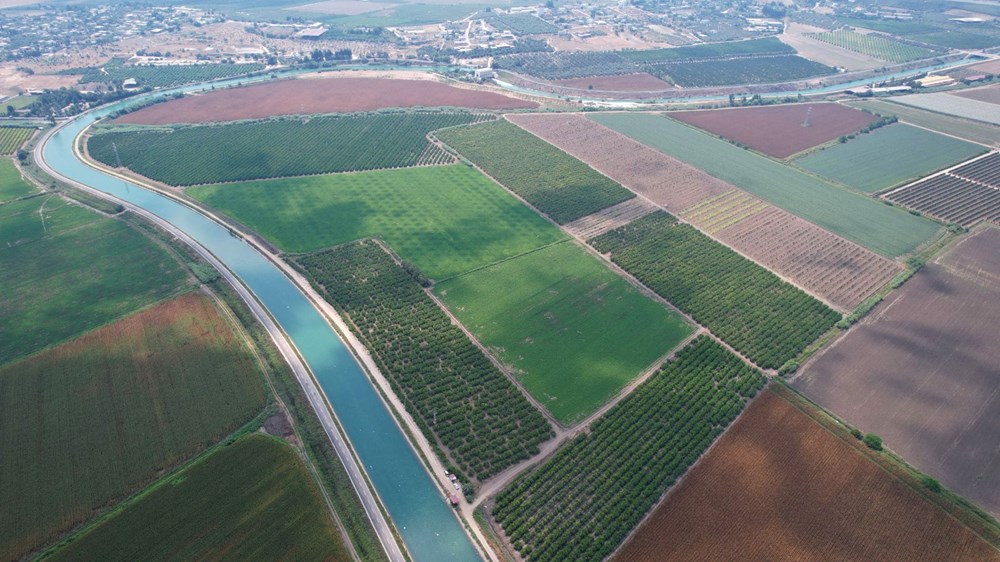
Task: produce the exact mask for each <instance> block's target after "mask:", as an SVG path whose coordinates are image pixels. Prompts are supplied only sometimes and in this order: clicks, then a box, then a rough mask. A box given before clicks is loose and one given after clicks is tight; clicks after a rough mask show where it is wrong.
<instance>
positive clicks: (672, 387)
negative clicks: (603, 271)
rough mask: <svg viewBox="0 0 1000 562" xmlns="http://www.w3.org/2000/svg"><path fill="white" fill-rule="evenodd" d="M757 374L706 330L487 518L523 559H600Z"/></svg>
mask: <svg viewBox="0 0 1000 562" xmlns="http://www.w3.org/2000/svg"><path fill="white" fill-rule="evenodd" d="M764 381H765V379H764V377H763V375H762V374H761V373H760V372H759V371H757V370H755V369H753V368H751V367H749V366H747V365H746V364H744V363H743V362H741V361H740V360H739V359H738V358H737V357H735V356H734V355H732V354H730V353H729V352H727V351H726V350H725V349H724V348H723V347H722V346H720V345H719V344H718V343H716V342H714V341H712V340H711V339H709V338H707V337H706V336H701V337H699V338H698V339H696V340H695V341H694V342H693V343H692V344H691V345H690V346H688V347H686V348H685V349H684V350H682V351H681V352H680V353H679V354H678V356H677V358H676V359H675V360H673V361H671V362H670V363H668V364H667V365H665V366H664V367H663V369H661V370H660V371H659V372H657V373H656V374H654V375H653V376H652V377H650V379H649V380H647V381H646V382H645V383H643V384H642V385H641V386H639V388H637V389H636V390H635V391H634V392H633V393H632V394H630V395H629V396H628V397H626V398H625V399H624V400H622V401H621V403H619V404H618V405H617V406H615V407H614V408H612V409H611V411H609V412H608V413H607V414H606V415H605V416H604V417H603V418H601V419H600V420H598V421H596V422H594V424H593V425H592V426H591V428H590V432H589V433H587V434H584V435H581V436H580V437H577V438H575V439H573V440H572V441H570V442H569V443H568V444H567V445H565V446H564V447H563V448H562V449H560V450H559V452H558V453H556V455H555V456H554V457H553V458H552V459H551V460H549V461H548V462H546V463H545V464H543V465H542V466H541V467H539V468H537V469H535V470H534V471H532V472H530V473H527V474H525V475H522V476H521V477H519V478H518V479H517V480H515V481H514V482H513V483H512V484H511V485H510V486H509V487H508V488H507V489H505V490H504V491H503V492H501V493H500V494H499V495H498V496H497V500H496V506H495V507H494V509H493V517H494V518H495V519H496V520H497V521H498V522H499V523H500V524H501V525H502V526H503V530H504V533H506V535H507V536H508V538H510V541H511V542H512V543H513V544H514V548H515V549H517V550H518V551H519V552H520V553H521V555H522V556H524V557H525V558H526V559H527V560H577V561H588V560H595V561H596V560H601V559H603V558H604V557H605V556H607V555H608V554H610V553H611V552H612V551H613V550H614V549H615V548H617V546H618V545H619V544H620V543H621V542H622V540H624V539H625V537H626V536H627V535H628V533H629V532H630V531H631V530H632V529H633V528H634V527H635V526H636V524H638V523H639V521H640V520H641V519H642V517H643V516H644V515H645V514H646V513H647V512H648V511H649V510H650V508H652V507H653V505H654V504H655V503H656V502H657V500H659V499H660V496H662V495H663V493H664V492H665V491H666V490H667V488H669V487H670V486H672V485H673V483H674V482H676V481H677V479H678V478H679V477H680V476H681V475H682V474H684V472H685V471H686V470H687V469H688V467H689V466H691V464H692V463H693V462H694V461H695V460H696V459H697V458H698V457H699V456H700V455H701V454H702V453H703V452H704V451H705V449H707V448H708V446H709V445H710V444H711V443H712V441H714V440H715V438H716V437H718V436H719V434H721V433H722V431H723V430H724V429H725V428H726V426H728V425H729V423H730V422H731V421H732V420H733V419H734V418H735V417H736V416H737V415H738V414H739V413H740V411H742V410H743V407H744V406H745V405H746V403H747V401H748V399H749V398H752V397H753V396H754V395H755V394H756V393H757V391H758V390H760V389H761V388H762V387H763V386H764Z"/></svg>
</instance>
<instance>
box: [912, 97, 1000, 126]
mask: <svg viewBox="0 0 1000 562" xmlns="http://www.w3.org/2000/svg"><path fill="white" fill-rule="evenodd" d="M892 102H893V103H901V104H903V105H909V106H912V107H918V108H920V109H927V110H929V111H936V112H938V113H944V114H947V115H955V116H958V117H964V118H966V119H974V120H976V121H983V122H985V123H992V124H993V125H1000V111H998V110H997V106H996V104H993V103H989V102H985V101H979V100H975V99H969V98H965V97H961V96H953V95H951V94H946V93H943V92H934V93H930V94H910V95H907V96H897V97H894V98H892Z"/></svg>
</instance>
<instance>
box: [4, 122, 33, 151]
mask: <svg viewBox="0 0 1000 562" xmlns="http://www.w3.org/2000/svg"><path fill="white" fill-rule="evenodd" d="M34 132H35V129H33V128H30V127H0V156H6V155H8V154H14V152H15V151H17V149H19V148H21V145H22V144H24V141H26V140H28V137H30V136H31V134H32V133H34Z"/></svg>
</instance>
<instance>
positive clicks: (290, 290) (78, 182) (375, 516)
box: [35, 104, 479, 560]
mask: <svg viewBox="0 0 1000 562" xmlns="http://www.w3.org/2000/svg"><path fill="white" fill-rule="evenodd" d="M121 106H122V104H114V105H111V106H109V107H107V108H103V109H101V110H98V111H94V112H89V113H86V114H84V115H82V116H80V117H78V118H76V119H74V120H71V121H68V122H66V123H64V124H63V125H62V126H61V127H59V128H58V129H56V130H54V131H52V132H51V133H50V134H49V135H47V136H46V138H45V139H44V140H43V141H42V142H41V143H39V145H38V147H37V148H36V151H35V157H36V159H37V160H38V162H39V164H40V165H41V166H42V167H43V168H44V169H45V170H46V172H48V173H50V174H51V175H53V176H55V177H57V178H60V179H62V180H64V181H66V182H67V183H69V184H71V185H73V186H75V187H77V188H80V189H85V190H87V191H91V192H94V193H97V194H99V195H101V196H103V197H109V198H112V199H115V200H116V201H118V202H121V203H123V204H125V205H127V206H128V207H129V208H130V209H132V210H134V211H135V212H137V213H138V214H140V215H143V216H144V217H146V218H147V219H149V220H152V221H153V222H155V223H157V224H158V225H160V226H161V227H163V228H165V229H167V230H168V231H169V232H171V233H172V234H173V235H175V236H177V237H178V238H179V239H181V240H182V241H184V242H185V243H187V244H189V245H191V246H192V247H193V248H194V249H195V250H197V251H198V252H199V253H201V254H202V255H203V256H205V258H206V259H207V260H208V261H209V262H210V263H212V264H213V265H214V266H216V267H217V268H218V269H219V270H220V272H222V273H223V274H224V275H225V276H226V277H227V279H228V280H230V281H231V282H232V283H233V285H234V286H235V287H236V288H237V290H238V291H240V293H241V297H242V298H244V300H246V301H247V304H248V305H249V306H250V307H251V309H253V310H254V312H255V315H256V316H257V317H258V318H259V319H260V320H261V321H262V322H263V323H264V326H265V327H266V328H268V330H269V333H270V334H271V335H272V338H274V339H275V342H276V344H277V345H278V346H279V348H280V349H281V350H282V352H283V354H284V355H285V357H286V359H287V360H289V362H290V364H291V365H292V367H293V369H294V370H295V373H296V376H297V377H298V378H299V382H300V384H302V385H303V387H304V388H305V390H306V393H307V395H308V396H309V399H310V402H311V403H312V405H313V407H314V409H315V410H316V412H317V414H318V415H319V416H320V418H321V419H322V420H323V422H324V427H325V429H326V431H327V434H328V435H329V436H330V438H331V440H332V441H333V442H334V445H335V447H336V449H337V451H338V454H339V455H340V457H341V459H342V461H344V463H345V465H346V466H347V468H348V472H349V474H350V475H351V477H352V483H353V484H354V486H355V488H356V490H357V492H358V493H359V495H360V496H361V498H362V501H363V503H364V505H365V508H366V511H367V513H368V516H369V518H370V519H371V520H372V523H373V524H374V525H375V528H376V531H377V532H378V533H379V537H380V540H381V541H382V543H383V546H384V547H385V548H386V550H387V552H388V553H389V555H390V557H391V558H392V559H394V560H400V559H403V553H402V551H401V549H400V548H399V546H398V545H397V544H396V542H395V540H394V539H393V537H392V532H391V527H390V526H389V522H388V520H387V519H386V517H384V516H383V514H382V511H381V510H380V508H379V506H378V500H379V499H380V500H381V502H382V504H383V505H384V506H385V509H386V511H388V514H389V516H391V517H392V520H393V521H394V522H395V524H396V527H397V529H398V531H399V534H400V535H401V537H402V539H403V542H404V543H405V545H406V548H407V550H408V551H409V554H410V555H411V556H412V558H413V559H415V560H476V559H478V558H479V555H478V554H477V552H476V550H475V549H474V547H473V546H472V544H471V542H470V541H469V538H468V536H467V535H466V534H465V531H464V529H463V528H462V526H461V524H460V523H459V521H458V519H457V518H456V516H455V514H454V513H452V511H451V509H450V508H448V506H447V505H446V504H445V499H444V497H443V496H442V494H441V493H440V492H439V491H438V490H437V489H436V488H435V486H434V484H433V482H432V480H431V477H430V475H429V474H428V472H427V471H426V469H425V468H424V466H423V465H422V463H421V462H420V460H419V458H418V457H417V455H416V453H415V451H414V449H413V448H412V447H411V445H410V443H409V442H408V441H407V439H406V437H405V436H404V435H403V433H402V431H401V430H400V428H399V426H398V425H397V424H396V421H395V419H394V418H393V416H392V414H391V413H390V411H389V410H388V409H387V407H386V406H385V404H384V403H383V402H382V400H381V398H380V397H379V395H378V393H377V392H376V390H375V389H374V388H373V386H372V384H371V382H370V381H369V380H368V378H367V376H366V375H365V373H364V371H363V370H362V369H361V367H360V366H359V364H358V363H357V362H356V360H355V358H354V356H353V355H352V354H351V351H350V350H349V349H348V348H347V346H346V345H345V344H344V342H343V341H342V340H341V339H340V338H339V336H338V334H337V332H336V331H335V329H334V328H333V326H331V324H330V323H329V322H328V321H327V319H326V318H325V317H324V316H323V315H322V314H320V312H319V311H318V310H317V309H316V308H315V307H314V306H313V303H312V302H310V300H309V299H308V298H307V297H306V295H305V294H304V293H303V291H302V290H301V289H300V288H299V287H298V286H297V285H296V284H295V283H294V282H293V281H292V280H291V279H290V278H289V277H288V276H286V275H285V274H284V273H283V272H282V271H281V269H280V268H279V267H278V266H277V265H276V264H275V263H273V262H271V261H269V259H268V258H267V257H265V255H264V254H262V253H261V252H259V251H258V249H257V248H255V247H254V246H252V245H251V244H249V243H247V242H246V241H244V240H243V239H241V238H239V237H236V236H234V235H233V234H232V233H231V231H230V230H229V229H228V228H226V227H225V226H223V225H221V224H219V223H217V222H215V221H213V220H211V219H210V218H209V217H207V216H206V215H204V214H203V213H201V212H199V211H197V210H195V209H193V208H191V207H188V206H186V205H184V204H183V203H181V202H179V201H176V200H174V199H171V198H169V197H166V196H164V195H161V194H158V193H154V192H152V191H149V190H147V189H144V188H142V187H140V186H139V185H138V184H135V183H131V182H127V181H124V180H122V179H120V178H118V177H115V176H113V175H111V174H108V173H105V172H102V171H100V170H97V169H95V168H92V167H90V166H88V165H87V164H85V163H84V162H82V161H81V160H80V159H79V154H78V153H77V152H76V151H75V146H74V144H75V140H76V138H77V136H78V135H79V134H80V133H81V132H82V131H83V130H84V129H85V128H86V127H88V126H89V125H90V124H91V123H92V122H93V121H95V120H97V119H99V118H100V117H103V116H104V115H107V114H108V113H110V112H112V111H114V110H116V109H119V108H120V107H121ZM341 429H342V430H343V435H341V433H340V430H341ZM345 437H346V439H345ZM348 440H349V442H348ZM361 466H363V467H364V471H365V472H367V477H368V478H367V479H366V478H365V474H363V472H362V470H361ZM368 481H370V483H371V487H369V485H368ZM372 488H374V490H372Z"/></svg>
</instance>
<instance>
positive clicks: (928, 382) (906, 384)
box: [793, 229, 1000, 516]
mask: <svg viewBox="0 0 1000 562" xmlns="http://www.w3.org/2000/svg"><path fill="white" fill-rule="evenodd" d="M998 319H1000V231H997V230H996V229H988V230H985V231H983V232H982V233H980V234H978V235H976V236H975V237H973V238H971V239H968V240H965V241H963V242H962V243H961V244H959V245H957V246H956V247H955V248H954V249H953V250H952V251H951V252H950V253H949V254H948V255H947V256H945V257H944V258H943V259H941V260H939V263H934V264H928V265H927V266H926V267H925V268H924V269H923V270H921V271H920V272H919V273H918V274H917V275H915V276H914V277H913V278H912V279H910V280H909V281H907V282H906V284H905V285H903V287H902V288H901V289H899V290H897V291H895V292H893V293H892V294H891V295H890V296H889V297H888V298H887V299H886V300H885V301H883V302H882V304H880V305H879V306H878V307H876V308H875V310H873V311H872V312H871V313H869V315H868V317H867V318H866V319H865V320H864V321H863V322H862V323H861V324H860V325H858V326H856V327H855V328H854V329H852V330H851V331H850V332H849V333H848V334H847V335H846V336H845V337H843V338H842V339H840V340H839V341H837V342H836V343H834V344H833V345H832V346H831V347H829V348H827V349H826V350H825V351H823V352H822V353H821V354H819V356H818V357H817V358H816V359H815V360H814V361H813V362H811V363H810V364H808V365H807V366H806V367H805V369H804V372H803V374H802V375H801V376H800V377H799V378H798V379H797V380H795V381H794V383H793V384H794V386H795V387H796V388H798V389H799V390H801V391H802V392H803V393H805V394H806V395H807V396H808V397H809V398H811V399H812V400H814V401H816V402H817V403H819V404H820V405H821V406H823V407H824V408H827V409H828V410H830V411H831V412H833V413H834V414H836V415H837V416H839V417H841V418H843V419H844V420H846V421H847V422H849V423H851V424H853V425H855V426H857V427H859V428H861V430H862V431H865V432H871V433H875V434H877V435H880V436H881V437H882V438H883V440H884V441H885V444H886V446H887V447H889V448H890V449H892V450H893V451H895V452H896V453H898V454H899V455H901V456H902V457H903V458H904V459H906V460H907V461H908V462H909V463H910V464H912V465H913V466H915V467H917V468H918V469H920V470H921V471H923V472H926V473H928V474H931V475H932V476H934V477H935V478H937V479H939V480H940V481H941V483H942V484H944V485H945V486H947V487H948V488H951V489H952V490H954V491H955V492H957V493H959V494H961V495H963V496H965V497H967V498H969V499H971V500H972V501H973V502H975V503H976V504H978V505H979V506H981V507H983V508H984V509H985V510H986V511H989V512H990V513H992V514H993V515H994V516H996V515H998V514H1000V332H998V330H997V320H998Z"/></svg>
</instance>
